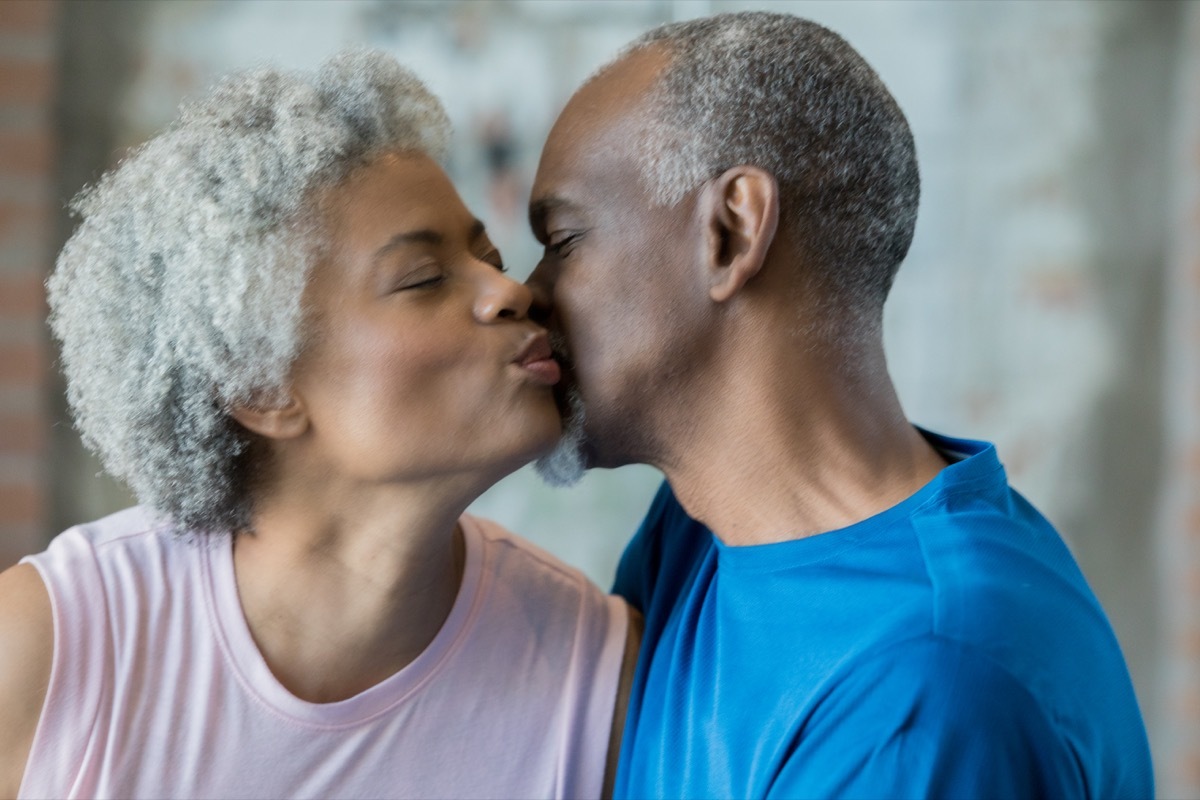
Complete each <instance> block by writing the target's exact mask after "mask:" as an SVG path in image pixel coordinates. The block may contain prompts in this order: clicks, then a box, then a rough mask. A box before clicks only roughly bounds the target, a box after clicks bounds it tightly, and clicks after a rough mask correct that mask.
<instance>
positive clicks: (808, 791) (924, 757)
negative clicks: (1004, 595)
mask: <svg viewBox="0 0 1200 800" xmlns="http://www.w3.org/2000/svg"><path fill="white" fill-rule="evenodd" d="M798 726H799V727H798V735H797V737H796V742H797V743H796V745H795V747H794V749H793V750H792V752H791V753H790V754H789V755H788V757H787V758H786V760H785V761H784V763H783V765H782V767H781V769H780V770H779V772H778V774H777V776H776V779H775V780H774V782H773V783H772V785H771V789H770V792H769V796H770V797H773V798H802V797H845V798H855V797H893V798H905V797H929V798H959V797H969V798H1040V797H1056V798H1057V797H1083V796H1086V795H1087V787H1086V786H1085V785H1084V784H1083V782H1082V777H1081V772H1080V770H1079V767H1078V764H1077V762H1076V759H1075V758H1074V757H1073V755H1072V750H1071V748H1070V746H1069V744H1068V743H1067V742H1065V741H1064V739H1063V737H1062V735H1061V734H1060V733H1059V732H1058V730H1057V728H1056V726H1055V725H1054V723H1053V721H1052V720H1051V719H1050V718H1049V717H1048V716H1047V713H1046V711H1045V710H1044V709H1043V708H1042V707H1041V706H1040V704H1039V703H1038V702H1037V700H1036V698H1034V697H1033V696H1032V695H1031V694H1030V692H1029V691H1028V690H1027V689H1026V688H1025V687H1023V686H1022V685H1020V684H1019V683H1018V682H1017V681H1016V680H1015V679H1014V678H1012V676H1011V675H1010V674H1009V673H1007V672H1006V671H1005V670H1003V669H1002V668H1001V667H1000V666H998V665H997V664H995V663H994V662H993V661H992V660H991V659H989V658H988V657H987V656H986V655H985V654H982V653H978V652H975V651H972V650H970V649H967V648H964V647H963V646H961V645H959V644H957V643H955V642H951V641H947V640H942V639H937V638H935V637H930V638H928V639H922V640H919V641H914V642H906V643H904V644H902V645H899V646H893V647H892V648H890V649H889V650H888V651H885V652H883V653H881V654H879V655H878V656H876V657H874V658H872V659H870V660H867V661H863V662H859V663H857V664H855V665H854V666H853V667H851V668H849V669H847V671H846V672H845V674H844V677H843V678H842V679H841V680H839V681H838V682H837V683H836V685H834V686H833V688H831V689H830V690H829V692H828V694H827V696H826V697H825V698H824V699H823V700H822V701H821V702H820V703H819V704H818V705H817V709H816V711H815V712H814V713H813V714H812V715H811V716H810V717H809V718H808V719H806V720H801V721H798Z"/></svg>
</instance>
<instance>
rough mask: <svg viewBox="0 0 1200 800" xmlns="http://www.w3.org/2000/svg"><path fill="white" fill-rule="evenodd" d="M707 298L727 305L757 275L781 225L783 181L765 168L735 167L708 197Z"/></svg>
mask: <svg viewBox="0 0 1200 800" xmlns="http://www.w3.org/2000/svg"><path fill="white" fill-rule="evenodd" d="M704 200H705V204H706V214H707V215H708V220H707V222H708V236H707V240H706V245H707V259H706V260H707V263H708V267H709V296H710V297H711V298H712V299H713V300H714V301H715V302H718V303H724V302H725V301H727V300H729V299H730V298H731V297H733V296H734V295H735V294H737V292H738V291H739V290H740V289H741V288H742V287H743V286H745V285H746V284H747V283H748V282H749V281H750V279H751V278H753V277H754V276H755V275H757V274H758V271H759V270H760V269H762V266H763V264H764V263H765V262H766V258H767V253H768V251H769V250H770V248H771V244H772V242H774V240H775V231H776V229H777V228H778V226H779V182H778V181H776V180H775V176H774V175H772V174H771V173H769V172H767V171H766V170H763V169H760V168H758V167H752V166H748V165H743V166H737V167H731V168H729V169H727V170H725V172H723V173H721V175H719V176H718V177H717V178H716V179H714V180H713V181H712V182H711V183H710V184H709V187H708V190H707V191H706V193H705V198H704Z"/></svg>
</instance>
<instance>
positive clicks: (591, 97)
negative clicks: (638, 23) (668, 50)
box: [535, 47, 667, 199]
mask: <svg viewBox="0 0 1200 800" xmlns="http://www.w3.org/2000/svg"><path fill="white" fill-rule="evenodd" d="M666 62H667V57H666V55H665V53H664V52H663V51H662V49H661V48H659V47H651V48H647V49H645V50H640V51H637V52H635V53H632V54H630V55H629V56H626V57H625V58H623V59H621V60H619V61H617V62H615V63H613V64H612V65H611V66H609V67H608V68H607V69H605V70H604V71H603V72H602V73H600V74H599V75H597V76H596V77H595V78H593V79H592V80H591V81H589V82H588V83H586V84H584V86H583V87H581V88H580V89H579V91H577V92H576V93H575V95H574V96H572V98H571V100H570V101H569V102H568V103H567V107H566V108H565V109H563V112H562V114H560V115H559V117H558V120H557V121H556V122H555V123H554V127H553V128H552V129H551V131H550V135H549V137H548V138H547V140H546V146H545V148H544V150H543V153H542V162H541V165H540V167H539V170H538V179H537V182H536V184H537V187H536V188H535V199H538V198H537V195H538V190H539V189H540V190H542V191H550V192H554V191H556V189H555V188H552V187H557V186H558V185H559V184H561V183H563V182H570V181H571V179H573V178H578V177H582V176H581V175H580V173H581V172H589V171H592V170H591V169H589V168H596V169H600V170H601V171H602V172H607V171H608V169H610V168H611V166H613V165H614V164H616V163H620V162H623V161H628V160H629V159H631V158H632V156H633V154H634V153H633V148H634V147H636V145H635V144H634V142H635V141H636V134H637V132H638V130H639V129H640V128H641V126H642V125H643V124H644V120H645V118H644V114H645V111H646V108H645V105H646V103H645V101H646V100H647V98H648V96H649V93H650V90H651V89H652V88H653V86H654V83H655V80H656V78H657V77H658V75H659V73H660V72H661V70H662V68H663V66H664V65H665V64H666Z"/></svg>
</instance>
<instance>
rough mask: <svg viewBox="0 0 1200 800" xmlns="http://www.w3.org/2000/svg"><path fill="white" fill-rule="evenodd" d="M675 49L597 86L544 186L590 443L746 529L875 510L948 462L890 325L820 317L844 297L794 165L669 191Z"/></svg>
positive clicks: (541, 214)
mask: <svg viewBox="0 0 1200 800" xmlns="http://www.w3.org/2000/svg"><path fill="white" fill-rule="evenodd" d="M669 58H670V54H669V52H668V51H666V50H664V49H663V48H662V46H652V47H650V48H648V49H646V50H642V51H638V52H635V53H633V54H631V55H630V56H628V57H626V58H625V59H623V60H621V61H618V62H617V63H616V64H614V65H613V66H612V67H610V68H609V69H608V70H607V71H606V72H604V73H603V74H601V75H600V76H599V77H598V78H596V79H595V80H593V81H591V82H590V83H588V84H587V85H585V86H584V87H583V88H581V89H580V90H579V91H578V92H577V93H576V94H575V95H574V97H572V99H571V100H570V102H569V103H568V104H567V107H566V108H565V109H564V110H563V112H562V114H561V115H560V116H559V118H558V120H557V122H556V123H555V126H554V128H553V129H552V131H551V133H550V136H549V138H548V139H547V142H546V146H545V148H544V150H543V153H542V159H541V163H540V165H539V168H538V174H537V177H536V179H535V181H534V186H533V190H532V195H531V200H530V219H531V223H532V226H533V232H534V235H535V236H537V238H538V239H539V241H541V242H542V244H543V245H544V246H545V248H546V250H545V255H544V257H543V259H542V260H541V262H540V263H539V265H538V267H537V269H536V270H535V271H534V273H533V274H532V275H531V276H530V279H529V284H530V286H531V287H532V288H533V289H534V293H535V312H534V313H535V316H537V317H538V318H539V319H541V318H544V319H546V320H547V322H548V324H549V325H550V326H551V328H552V329H556V330H559V331H561V332H562V333H563V334H564V335H565V337H566V338H567V340H568V344H569V351H570V355H571V357H572V359H573V362H574V371H573V375H572V376H571V378H572V379H573V380H574V381H575V382H576V385H577V386H578V389H579V391H580V393H581V394H582V397H583V401H584V405H585V407H586V412H587V417H586V418H587V424H586V427H585V434H586V437H587V443H586V445H585V447H584V453H585V456H586V458H587V460H588V462H589V465H591V466H603V467H613V466H619V465H621V464H626V463H633V462H644V463H649V464H652V465H654V466H656V467H658V468H660V469H662V470H663V472H664V473H665V474H666V476H667V478H668V480H669V481H670V483H671V485H672V487H673V488H674V490H675V493H676V495H677V497H678V498H679V500H680V502H681V503H682V504H683V506H684V508H685V509H687V511H688V513H689V514H691V515H692V516H693V517H695V518H696V519H699V520H700V521H702V522H704V523H705V524H706V525H708V526H709V527H710V528H712V529H713V530H714V531H715V532H716V533H717V535H718V536H720V537H721V538H722V539H723V540H724V541H725V542H726V543H728V544H755V543H765V542H773V541H782V540H786V539H793V538H799V537H802V536H808V535H812V534H816V533H820V532H823V531H828V530H834V529H837V528H840V527H843V526H845V525H849V524H852V523H854V522H857V521H860V520H862V519H865V518H867V517H869V516H872V515H873V514H875V513H878V512H879V511H882V510H884V509H886V508H888V507H890V506H892V505H894V504H895V503H897V502H899V501H900V500H902V499H903V498H905V497H908V496H909V495H911V494H912V493H913V492H915V491H916V490H917V489H919V488H920V487H921V486H922V485H924V484H925V483H927V482H928V481H929V480H930V479H932V478H933V477H934V475H936V473H937V472H938V471H939V470H940V469H941V467H942V466H944V462H943V461H942V459H941V458H940V456H938V455H937V454H936V453H935V452H934V451H933V450H932V448H930V447H929V446H928V444H927V443H926V442H925V441H924V439H922V438H921V436H920V435H919V434H918V433H917V432H916V431H915V430H914V429H913V428H912V426H911V425H910V424H909V423H908V421H907V419H906V417H905V415H904V413H903V410H902V409H901V407H900V404H899V401H898V399H897V397H896V394H895V390H894V388H893V386H892V383H891V379H890V377H889V375H888V372H887V365H886V361H885V359H884V353H883V343H882V339H881V338H880V337H879V336H878V335H877V334H875V335H872V336H864V337H861V339H860V340H859V341H857V342H855V344H853V345H847V344H839V345H834V344H832V343H831V342H830V341H827V340H822V339H820V338H819V337H818V336H817V335H815V334H814V333H813V331H819V330H821V329H822V327H823V325H822V323H823V322H826V321H828V320H830V319H831V318H832V317H830V316H828V315H837V314H838V313H839V311H838V309H837V308H836V306H832V307H831V304H830V303H829V302H828V298H827V297H824V296H822V294H821V292H820V290H819V282H817V281H815V280H813V278H812V277H811V274H810V272H809V271H807V270H806V266H807V264H806V261H805V257H804V255H803V253H804V248H803V242H797V241H793V240H792V239H790V238H789V235H788V234H787V233H786V231H787V230H795V229H796V228H797V226H791V225H784V224H782V222H781V220H780V217H779V214H780V208H779V195H778V186H777V184H776V181H775V178H774V176H772V175H771V174H770V173H767V172H765V171H764V170H761V169H759V168H757V167H755V166H753V165H735V166H733V167H731V168H729V169H727V170H725V171H724V172H722V173H721V174H719V175H717V176H715V177H714V178H712V179H711V180H709V181H707V182H705V183H703V184H702V185H701V186H699V187H697V188H695V189H693V190H692V191H690V192H688V193H687V194H686V195H685V196H684V197H683V199H682V200H681V201H680V202H679V203H677V204H675V205H674V206H667V207H656V206H655V205H654V204H653V203H652V202H651V199H650V198H651V194H650V192H649V191H648V190H647V187H646V185H645V184H644V182H643V181H642V180H641V178H640V176H639V175H638V174H637V173H636V172H635V171H634V167H633V163H632V162H633V159H632V152H631V150H630V148H633V147H636V143H637V141H638V137H637V133H638V131H639V129H640V125H641V124H642V121H643V120H644V118H645V117H644V115H645V114H646V113H647V110H646V99H647V92H648V90H649V89H651V88H652V87H653V86H654V85H655V81H656V79H657V78H658V76H659V74H660V73H661V71H662V69H663V67H664V65H666V64H667V63H669ZM564 242H565V243H566V244H563V243H564ZM843 313H844V312H843Z"/></svg>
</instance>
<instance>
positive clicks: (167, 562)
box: [19, 508, 626, 800]
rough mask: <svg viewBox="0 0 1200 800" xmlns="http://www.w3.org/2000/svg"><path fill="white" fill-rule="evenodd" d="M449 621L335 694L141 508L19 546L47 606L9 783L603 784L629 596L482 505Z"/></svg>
mask: <svg viewBox="0 0 1200 800" xmlns="http://www.w3.org/2000/svg"><path fill="white" fill-rule="evenodd" d="M462 529H463V533H464V536H465V540H466V565H465V569H464V575H463V583H462V587H461V589H460V590H459V593H458V597H457V599H456V600H455V603H454V606H453V609H452V610H451V612H450V616H449V618H448V619H447V620H446V623H445V625H444V626H443V627H442V629H441V631H440V632H439V633H438V634H437V636H436V638H435V639H434V641H433V643H432V644H431V645H430V646H429V648H428V649H427V650H426V651H425V652H424V653H422V654H421V655H420V656H419V657H418V658H417V659H416V660H415V661H414V662H412V663H411V664H409V665H408V666H407V667H405V668H404V669H402V670H401V671H400V672H397V673H396V674H395V675H392V676H391V677H390V678H388V679H386V680H385V681H383V682H382V683H379V684H377V685H375V686H373V687H372V688H370V689H368V690H366V691H364V692H362V693H361V694H358V695H356V696H354V697H352V698H350V699H348V700H343V701H340V702H335V703H319V704H318V703H309V702H306V701H304V700H301V699H299V698H297V697H296V696H294V695H293V694H291V693H290V692H288V691H287V689H285V688H284V687H283V686H282V685H281V684H280V683H279V682H278V681H277V680H276V679H275V678H274V676H273V675H272V674H271V672H270V670H269V669H268V667H267V665H266V662H265V661H264V660H263V658H262V656H261V655H260V653H259V651H258V649H257V647H256V646H255V644H254V641H253V639H252V638H251V635H250V631H249V629H248V627H247V625H246V621H245V618H244V617H243V615H242V610H241V606H240V604H239V601H238V596H237V587H236V584H235V581H234V575H233V560H232V548H231V542H232V537H229V536H224V537H218V538H215V539H213V540H211V544H207V545H205V544H197V543H188V542H186V541H181V540H180V539H178V538H176V537H175V536H174V534H173V532H172V529H171V527H170V525H169V524H166V523H164V522H162V521H161V520H159V519H157V518H156V517H154V516H152V515H151V514H150V513H148V512H147V511H145V510H144V509H141V508H132V509H129V510H126V511H122V512H120V513H118V514H114V515H113V516H111V517H107V518H105V519H103V520H100V521H99V522H95V523H92V524H90V525H84V526H79V527H76V528H72V529H70V530H68V531H66V532H65V533H63V534H61V535H60V536H58V537H57V538H56V539H55V540H54V541H53V542H52V543H51V545H50V547H49V548H48V549H47V550H46V551H45V552H43V553H40V554H38V555H35V556H31V557H29V558H27V559H25V560H26V561H27V562H29V563H32V564H33V565H34V566H35V567H36V568H37V569H38V571H39V573H40V574H41V576H42V579H43V580H44V581H45V583H46V586H47V588H48V590H49V593H50V599H51V603H52V606H53V614H54V660H53V668H52V671H51V676H50V686H49V690H48V692H47V696H46V703H45V706H44V708H43V710H42V716H41V720H40V722H39V724H38V728H37V733H36V735H35V737H34V742H33V748H32V751H31V753H30V757H29V762H28V765H27V767H26V771H25V778H24V781H23V783H22V784H21V790H20V794H19V796H20V797H22V798H56V799H59V800H61V799H62V798H77V797H79V798H82V797H119V798H176V797H192V798H285V797H286V798H301V797H313V798H337V797H370V798H387V797H454V798H472V797H495V798H501V797H503V798H520V797H597V796H599V794H600V789H601V782H602V779H603V772H604V763H605V755H606V750H607V746H608V738H609V731H610V727H611V723H612V717H613V704H614V698H615V696H616V687H617V680H618V673H619V670H620V665H621V660H622V654H623V650H624V640H625V628H626V614H625V609H624V606H623V604H622V601H620V600H618V599H616V598H613V597H609V596H606V595H604V594H603V593H601V592H600V591H599V590H598V589H597V588H596V587H595V586H594V585H593V584H591V583H590V582H589V581H588V580H587V579H586V578H585V577H584V576H583V575H582V574H581V573H580V572H578V571H577V570H574V569H572V568H570V567H568V566H566V565H564V564H562V563H560V562H559V561H557V560H555V559H554V558H553V557H552V556H550V555H548V554H546V553H544V552H542V551H540V550H538V549H536V548H535V547H534V546H532V545H530V544H528V543H527V542H524V541H522V540H520V539H518V538H516V537H514V536H513V535H512V534H510V533H508V532H507V531H505V530H504V529H502V528H500V527H499V526H498V525H496V524H495V523H492V522H488V521H486V520H481V519H476V518H474V517H471V516H464V517H463V519H462Z"/></svg>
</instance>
